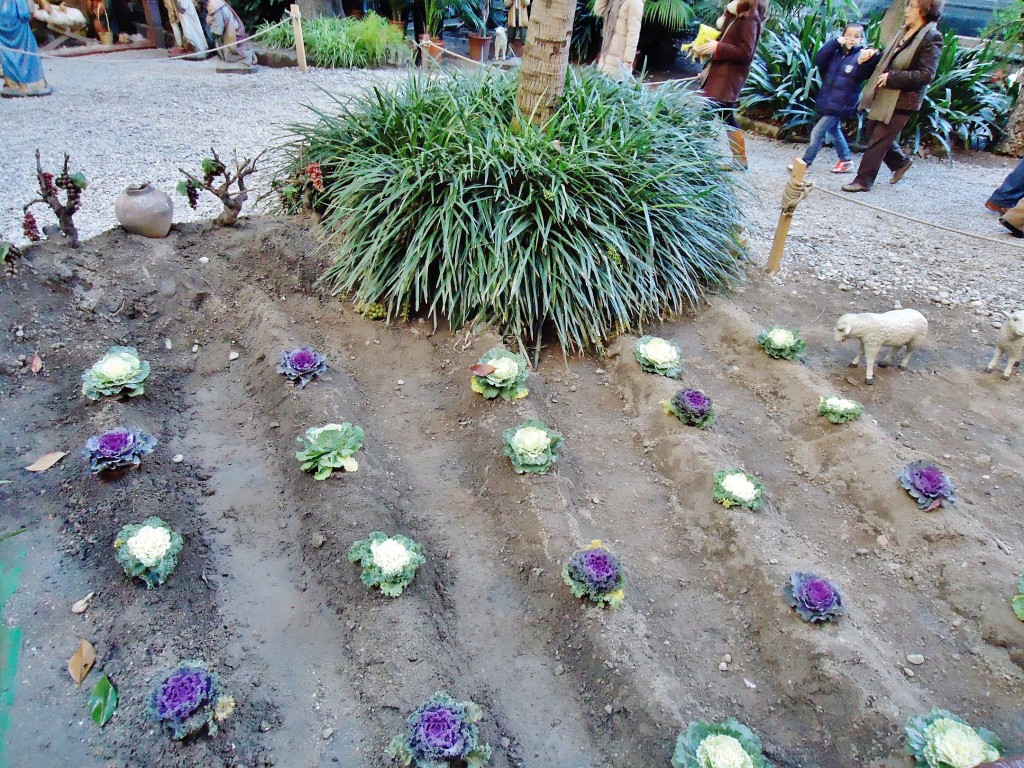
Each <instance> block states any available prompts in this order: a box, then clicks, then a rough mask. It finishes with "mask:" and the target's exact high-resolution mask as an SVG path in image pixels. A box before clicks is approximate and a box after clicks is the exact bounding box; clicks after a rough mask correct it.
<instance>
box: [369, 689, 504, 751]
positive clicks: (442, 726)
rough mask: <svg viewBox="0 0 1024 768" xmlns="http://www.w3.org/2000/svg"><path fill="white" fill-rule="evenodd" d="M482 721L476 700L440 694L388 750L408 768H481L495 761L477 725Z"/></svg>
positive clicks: (416, 714) (410, 719)
mask: <svg viewBox="0 0 1024 768" xmlns="http://www.w3.org/2000/svg"><path fill="white" fill-rule="evenodd" d="M482 718H483V712H482V711H481V710H480V707H479V706H477V705H476V704H474V703H473V702H472V701H456V700H455V699H453V698H452V697H451V696H449V695H448V694H447V693H445V692H444V691H438V692H436V693H435V694H434V695H433V696H431V697H430V700H429V701H427V703H426V704H424V705H423V706H421V707H420V708H419V709H417V710H416V711H415V712H413V713H412V714H411V715H409V717H408V719H407V720H406V731H405V733H404V734H400V735H398V736H395V738H393V739H392V740H391V743H390V744H389V745H388V750H387V751H388V753H389V754H391V755H392V756H394V757H396V758H398V761H399V762H400V763H401V764H402V765H404V766H414V767H415V768H442V767H443V766H446V765H463V764H464V765H465V766H466V768H480V767H481V766H484V765H486V764H487V761H488V760H490V759H491V746H490V745H489V744H481V743H480V729H479V727H478V726H477V725H476V724H477V723H478V722H479V721H480V720H481V719H482Z"/></svg>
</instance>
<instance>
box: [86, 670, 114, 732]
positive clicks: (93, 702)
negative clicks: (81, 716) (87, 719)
mask: <svg viewBox="0 0 1024 768" xmlns="http://www.w3.org/2000/svg"><path fill="white" fill-rule="evenodd" d="M116 710H117V691H116V690H115V689H114V686H113V684H112V683H111V682H110V678H109V677H107V676H106V675H104V676H103V677H101V678H100V679H99V682H97V683H96V686H95V687H94V688H93V689H92V695H91V696H90V697H89V711H90V713H91V714H92V721H93V722H94V723H96V725H98V726H99V727H100V728H102V727H103V726H104V725H106V724H107V723H109V722H110V718H112V717H113V716H114V712H115V711H116Z"/></svg>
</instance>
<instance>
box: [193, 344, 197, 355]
mask: <svg viewBox="0 0 1024 768" xmlns="http://www.w3.org/2000/svg"><path fill="white" fill-rule="evenodd" d="M198 351H199V345H198V344H193V345H192V354H193V355H194V354H195V353H196V352H198Z"/></svg>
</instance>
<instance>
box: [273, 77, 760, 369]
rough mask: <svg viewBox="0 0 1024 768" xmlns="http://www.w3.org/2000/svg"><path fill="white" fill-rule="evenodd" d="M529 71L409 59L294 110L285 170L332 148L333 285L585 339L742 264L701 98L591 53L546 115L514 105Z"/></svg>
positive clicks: (680, 301)
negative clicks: (620, 70)
mask: <svg viewBox="0 0 1024 768" xmlns="http://www.w3.org/2000/svg"><path fill="white" fill-rule="evenodd" d="M517 77H518V76H517V74H516V73H514V72H513V73H504V74H494V73H483V74H475V75H472V76H468V75H450V76H443V77H439V78H433V79H429V80H428V79H423V78H417V77H415V76H411V77H410V79H409V80H408V81H407V82H406V83H405V84H404V85H402V86H401V87H398V88H396V89H395V90H383V89H377V90H375V91H374V92H372V93H369V94H367V95H365V96H363V97H356V99H354V100H352V101H350V102H345V103H342V102H340V101H339V107H341V109H340V110H339V114H327V113H323V112H321V113H320V119H319V121H317V122H315V123H313V124H307V125H299V126H295V127H294V129H293V130H294V132H295V133H296V135H297V141H296V142H295V144H294V145H293V146H292V147H291V148H290V152H291V158H292V160H291V164H290V165H289V166H288V167H287V168H285V169H283V171H282V173H281V174H279V179H278V185H279V188H280V185H282V184H283V185H285V186H289V187H294V186H296V185H304V189H305V193H304V194H310V192H309V182H308V181H305V182H304V181H303V180H302V179H303V176H304V173H305V171H304V169H305V168H306V166H307V165H308V164H310V163H314V162H316V163H319V164H320V167H321V169H322V175H323V183H324V191H323V192H322V193H317V194H313V195H312V200H313V203H314V207H315V208H317V209H318V210H319V211H320V213H321V214H322V216H323V219H322V223H323V226H324V227H325V229H326V234H327V235H328V237H327V240H326V242H327V243H328V244H329V245H328V246H327V247H330V248H332V249H333V254H332V255H333V259H334V263H333V264H332V266H331V267H330V268H329V269H328V271H327V273H326V274H325V275H324V278H323V279H324V280H325V281H326V282H327V283H328V284H329V285H330V286H331V287H332V288H333V289H334V290H335V291H338V292H340V291H354V292H355V293H356V300H357V301H359V302H361V303H364V304H369V303H371V302H381V303H383V304H385V305H386V306H387V307H388V310H389V314H390V315H391V316H395V315H398V314H399V312H400V311H401V309H402V307H403V305H404V304H406V303H407V302H408V303H409V305H411V309H412V310H413V311H425V312H427V313H429V314H430V315H431V316H433V317H434V318H435V319H438V318H441V317H443V318H447V320H448V322H449V323H450V325H451V326H452V327H460V326H462V325H464V324H466V323H471V322H475V321H484V322H491V323H494V324H496V325H497V326H498V327H500V328H501V329H502V330H503V331H505V332H507V333H509V334H512V335H515V336H517V337H519V338H520V339H524V340H525V339H534V340H536V341H538V343H539V341H540V339H541V337H542V334H543V332H544V331H545V330H549V331H552V332H553V333H554V335H555V336H556V337H557V339H558V341H559V342H560V344H561V345H562V346H563V348H565V349H567V350H583V349H586V348H588V347H592V346H595V345H598V344H599V343H601V341H602V340H604V339H606V338H608V336H609V335H610V334H614V333H617V332H623V331H638V330H639V329H640V328H641V325H642V324H643V323H645V322H651V321H654V320H656V319H657V318H659V317H661V316H662V314H663V313H665V312H669V311H681V310H683V309H684V308H687V307H692V306H694V305H696V304H697V302H698V301H699V300H700V299H701V298H702V296H703V295H704V294H705V293H706V292H707V291H708V290H713V289H720V288H723V287H725V286H726V285H727V284H728V283H729V282H730V281H731V280H733V279H735V278H737V277H739V275H740V273H741V269H742V260H743V251H742V248H741V246H740V244H739V242H738V235H737V230H736V228H735V224H736V222H737V221H738V219H739V216H740V214H739V209H738V205H737V201H736V197H735V190H734V182H733V181H732V177H731V175H730V174H729V173H728V171H727V170H725V167H726V165H727V164H726V161H725V158H723V156H722V154H721V149H720V148H719V143H718V140H717V139H718V137H717V133H716V128H715V124H714V121H712V120H710V119H709V116H708V115H707V114H706V113H703V112H702V110H703V109H704V103H703V101H701V100H699V99H696V98H694V97H693V96H692V95H688V94H685V93H682V92H676V93H673V92H670V91H669V90H667V89H662V90H658V91H656V92H655V91H649V90H648V89H645V88H643V87H642V86H641V85H637V84H623V83H618V82H615V81H612V80H610V79H609V78H605V77H602V76H599V75H597V74H596V73H595V72H593V71H592V70H583V71H582V72H578V73H577V72H571V73H570V75H569V79H568V82H567V87H566V94H565V98H564V100H563V103H562V105H561V107H560V108H559V110H558V112H557V113H556V115H555V116H554V117H553V118H552V120H551V121H550V122H549V123H547V124H546V125H545V126H544V127H543V128H538V127H536V126H534V125H533V124H532V123H530V122H529V121H527V120H520V121H515V120H514V118H517V117H520V116H519V115H517V113H516V107H515V89H516V85H517ZM516 126H518V127H516ZM282 176H283V177H285V179H284V180H282V179H281V177H282Z"/></svg>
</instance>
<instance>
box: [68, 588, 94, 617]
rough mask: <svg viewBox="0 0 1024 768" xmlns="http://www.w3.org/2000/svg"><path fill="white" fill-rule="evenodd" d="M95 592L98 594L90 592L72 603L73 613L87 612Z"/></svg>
mask: <svg viewBox="0 0 1024 768" xmlns="http://www.w3.org/2000/svg"><path fill="white" fill-rule="evenodd" d="M95 594H96V593H95V592H90V593H89V594H88V595H86V596H85V597H83V598H82V599H81V600H79V601H78V602H77V603H75V604H74V605H72V606H71V612H72V613H85V612H86V611H87V610H89V602H90V601H91V600H92V598H93V596H94V595H95Z"/></svg>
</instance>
